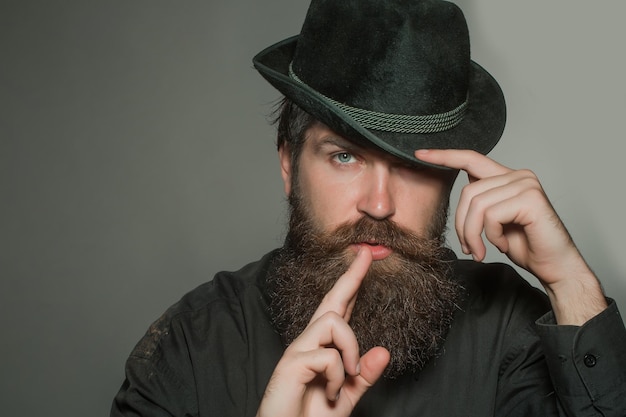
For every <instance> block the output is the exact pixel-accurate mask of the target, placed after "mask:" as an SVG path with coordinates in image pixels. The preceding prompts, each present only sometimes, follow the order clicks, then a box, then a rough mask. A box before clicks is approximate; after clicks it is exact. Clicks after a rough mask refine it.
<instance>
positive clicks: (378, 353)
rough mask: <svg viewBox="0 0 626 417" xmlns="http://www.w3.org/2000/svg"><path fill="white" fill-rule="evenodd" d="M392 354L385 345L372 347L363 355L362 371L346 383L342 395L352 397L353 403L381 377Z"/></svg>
mask: <svg viewBox="0 0 626 417" xmlns="http://www.w3.org/2000/svg"><path fill="white" fill-rule="evenodd" d="M389 360H390V354H389V351H388V350H387V349H385V348H384V347H380V346H378V347H375V348H372V349H370V350H369V351H368V352H367V353H366V354H365V355H363V356H362V357H361V361H360V363H359V364H360V366H361V372H360V374H359V375H357V376H355V377H353V380H352V381H351V383H348V384H346V385H344V387H343V391H344V392H343V393H342V395H346V396H348V397H349V398H350V402H351V403H352V404H353V405H356V403H357V402H358V401H359V399H360V398H361V397H362V396H363V394H365V392H366V391H367V390H368V389H369V388H371V387H372V385H374V384H375V383H376V381H378V379H379V378H380V377H381V375H382V374H383V372H384V371H385V368H386V367H387V365H388V364H389Z"/></svg>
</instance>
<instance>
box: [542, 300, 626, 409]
mask: <svg viewBox="0 0 626 417" xmlns="http://www.w3.org/2000/svg"><path fill="white" fill-rule="evenodd" d="M608 302H609V306H608V307H607V308H606V309H605V310H604V311H603V312H601V313H600V314H598V315H597V316H595V317H594V318H592V319H591V320H589V321H588V322H587V323H585V324H584V325H582V326H580V327H579V326H559V325H556V321H555V319H554V315H553V313H552V312H550V313H547V314H546V315H544V316H543V317H541V318H540V319H539V320H537V322H536V325H537V332H538V334H539V337H540V339H541V344H542V346H543V350H544V352H545V356H546V362H547V365H548V368H549V371H550V377H551V379H552V383H553V386H554V390H555V392H556V394H557V396H558V399H559V402H560V406H561V407H562V408H563V409H564V410H565V412H566V413H567V415H568V416H603V417H608V416H624V415H626V329H625V328H624V322H623V320H622V318H621V316H620V313H619V310H618V309H617V306H616V304H615V302H614V301H613V300H611V299H608Z"/></svg>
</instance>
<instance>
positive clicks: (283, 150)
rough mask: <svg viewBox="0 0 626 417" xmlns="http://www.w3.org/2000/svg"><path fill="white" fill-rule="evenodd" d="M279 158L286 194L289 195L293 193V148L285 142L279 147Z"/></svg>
mask: <svg viewBox="0 0 626 417" xmlns="http://www.w3.org/2000/svg"><path fill="white" fill-rule="evenodd" d="M278 159H279V161H280V175H281V176H282V177H283V185H284V187H285V188H284V189H285V195H286V196H287V197H289V195H290V194H291V180H292V166H291V150H290V149H289V145H288V144H286V143H284V144H283V145H281V146H280V147H279V148H278Z"/></svg>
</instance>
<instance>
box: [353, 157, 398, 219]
mask: <svg viewBox="0 0 626 417" xmlns="http://www.w3.org/2000/svg"><path fill="white" fill-rule="evenodd" d="M362 187H363V188H362V192H361V195H360V196H359V200H358V204H357V209H358V210H359V212H361V213H363V214H366V215H368V216H370V217H372V218H374V219H376V220H383V219H386V218H388V217H391V216H393V214H394V213H395V212H396V206H395V203H394V191H393V184H392V177H391V172H390V169H389V167H388V166H386V164H378V165H375V166H372V167H370V169H368V172H367V175H366V176H365V177H364V178H363V184H362Z"/></svg>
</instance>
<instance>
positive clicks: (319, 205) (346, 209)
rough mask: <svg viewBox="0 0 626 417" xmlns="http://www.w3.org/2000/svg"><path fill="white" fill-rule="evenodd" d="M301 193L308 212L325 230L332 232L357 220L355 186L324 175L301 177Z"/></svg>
mask: <svg viewBox="0 0 626 417" xmlns="http://www.w3.org/2000/svg"><path fill="white" fill-rule="evenodd" d="M299 185H300V187H299V191H300V193H301V194H300V195H301V196H302V199H303V202H304V203H305V204H306V206H307V211H308V212H309V213H310V215H311V216H312V217H313V219H314V220H315V222H316V223H317V224H318V225H319V226H320V227H321V228H322V229H323V230H330V229H333V228H335V227H337V226H339V225H340V224H343V223H345V222H348V221H354V220H356V218H355V217H356V215H357V214H358V212H357V210H356V203H355V198H356V195H357V188H356V187H355V186H354V184H352V186H351V184H350V183H347V182H344V181H337V178H336V177H335V178H333V179H332V181H331V179H329V178H327V177H325V176H324V175H323V174H322V175H316V176H313V175H311V176H306V177H304V176H303V177H300V181H299Z"/></svg>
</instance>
